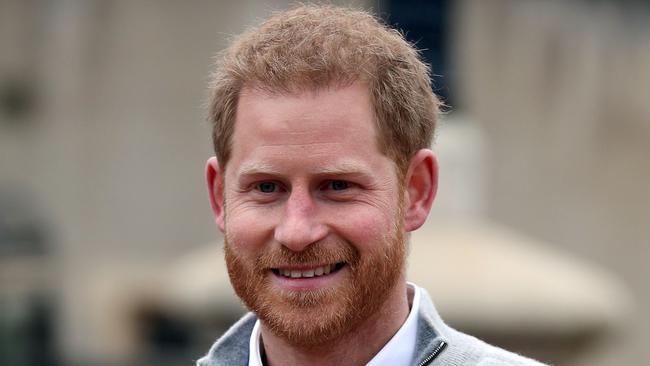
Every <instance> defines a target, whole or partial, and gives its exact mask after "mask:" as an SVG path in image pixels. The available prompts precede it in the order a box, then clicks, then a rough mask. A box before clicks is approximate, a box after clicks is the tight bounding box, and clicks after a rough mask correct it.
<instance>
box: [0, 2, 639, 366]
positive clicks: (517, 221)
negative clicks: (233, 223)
mask: <svg viewBox="0 0 650 366" xmlns="http://www.w3.org/2000/svg"><path fill="white" fill-rule="evenodd" d="M625 4H626V5H629V3H625ZM634 4H635V8H634V9H638V10H635V11H630V10H625V11H624V10H623V9H624V8H625V5H621V4H617V3H614V2H602V3H601V2H599V3H594V2H583V1H575V2H562V3H560V2H557V3H555V2H553V3H551V2H543V1H511V0H499V1H493V2H489V4H488V3H487V2H478V1H476V2H475V1H463V2H459V4H458V6H456V7H455V9H454V14H455V17H454V18H452V19H451V21H450V26H451V29H452V30H453V32H452V33H450V34H451V37H452V38H451V41H450V44H451V48H452V49H453V50H455V53H454V55H455V59H454V60H453V61H452V64H453V65H454V69H457V70H458V71H457V74H458V75H455V76H456V80H455V81H456V83H455V86H451V88H454V87H456V88H457V89H458V90H459V91H460V93H458V92H457V93H456V95H455V97H454V98H453V100H454V101H457V106H453V107H454V108H458V109H462V110H463V111H464V113H465V114H466V115H467V116H468V118H469V119H471V120H474V121H477V122H478V128H480V129H481V130H482V131H483V134H484V136H485V144H484V146H485V151H486V153H487V155H486V162H485V165H486V166H485V167H483V168H482V171H483V172H484V173H485V174H483V173H482V174H481V175H480V176H484V177H486V179H485V181H484V182H480V184H479V186H480V187H481V189H480V194H478V193H477V192H476V191H473V192H470V194H468V195H465V197H470V198H468V200H470V201H472V202H469V203H466V204H463V206H464V207H465V206H471V207H477V206H480V209H479V210H476V212H477V213H480V214H486V215H488V216H490V217H491V218H493V219H496V220H498V221H500V222H503V223H506V224H508V225H511V226H513V227H516V228H519V229H521V230H523V231H525V232H527V233H528V234H530V235H533V236H536V237H540V238H543V239H546V240H548V241H551V242H554V243H557V245H559V246H562V247H563V248H566V249H568V250H570V251H572V252H574V253H576V254H579V255H582V256H584V257H586V258H589V259H590V260H592V261H595V262H597V263H599V264H601V265H602V266H604V267H606V268H609V269H610V270H612V271H614V272H616V273H619V274H620V275H621V276H623V278H624V279H625V280H626V281H627V283H628V284H629V286H630V287H631V288H632V290H633V292H634V294H635V295H636V297H637V301H638V304H639V308H640V309H642V308H648V307H650V289H649V288H648V286H647V285H646V284H645V283H644V282H645V278H646V277H647V276H648V270H647V268H646V266H645V263H644V262H645V259H646V258H648V254H650V253H648V251H649V247H650V246H649V244H650V243H649V242H648V239H647V238H648V237H650V225H648V219H647V218H648V217H650V208H649V207H650V202H649V200H650V195H649V194H648V193H647V187H648V186H650V169H648V168H647V166H648V163H647V162H646V159H647V157H648V156H650V143H648V141H650V123H649V122H648V121H650V109H649V108H650V107H649V106H650V103H648V100H650V95H649V94H648V93H650V89H649V88H648V87H647V86H648V85H650V28H649V26H648V23H649V22H648V19H650V15H649V13H648V11H647V9H642V6H639V5H636V3H634ZM355 5H357V6H361V7H367V8H374V9H376V10H380V11H382V9H384V10H385V9H388V8H389V7H388V6H387V3H385V2H358V3H356V4H355ZM287 6H289V2H288V1H282V0H276V1H270V2H269V1H262V0H249V1H240V2H229V1H216V2H215V1H197V2H193V3H192V5H191V6H189V5H188V4H186V3H183V2H178V1H167V0H166V1H162V2H161V1H155V2H154V1H138V2H131V1H125V0H112V1H99V0H96V1H81V0H60V1H41V0H28V1H20V0H2V1H0V106H1V107H0V193H1V194H4V195H5V196H7V197H9V196H10V197H28V198H25V199H19V200H20V202H22V203H21V205H23V206H25V207H30V208H33V210H34V211H35V212H38V214H37V215H35V219H34V222H38V225H39V227H41V228H42V230H43V232H44V234H43V238H42V242H41V243H40V244H39V245H41V246H42V247H45V248H48V249H47V250H43V251H38V250H37V251H36V252H38V253H36V254H34V255H33V256H31V257H30V258H39V259H38V260H37V261H36V262H35V261H28V262H29V263H31V264H28V266H32V267H36V268H38V269H40V270H42V271H43V273H44V274H43V275H42V276H41V277H44V279H38V280H30V279H25V278H26V277H25V276H24V275H22V274H20V273H22V272H20V270H16V271H14V272H11V275H12V276H14V275H15V276H16V277H15V278H14V277H11V281H4V282H2V281H0V284H3V283H7V282H11V283H12V284H16V283H18V284H19V285H20V282H21V281H24V284H25V287H30V286H34V288H37V289H39V291H41V292H42V293H46V294H49V295H48V296H50V297H49V298H50V304H51V311H52V312H53V314H54V315H53V319H54V323H53V324H54V325H55V326H56V327H55V329H54V330H53V332H54V333H55V334H54V335H53V339H54V342H55V345H54V347H55V349H56V350H59V353H60V355H58V356H56V357H57V358H60V362H61V364H66V365H68V364H69V365H75V364H83V365H92V364H96V365H101V364H106V365H109V364H120V362H122V361H123V358H122V357H126V356H124V355H129V354H132V348H133V347H134V346H133V344H134V343H133V339H132V337H133V334H134V333H132V332H125V331H124V330H123V329H119V328H117V327H115V326H114V324H118V323H120V322H121V320H120V319H115V318H112V317H111V316H109V315H107V314H114V313H119V311H117V312H111V309H114V308H116V307H124V308H125V309H126V308H128V306H129V301H130V300H131V299H130V298H129V294H128V293H126V292H125V291H122V289H123V288H124V287H128V286H129V285H132V284H134V283H137V281H138V280H143V281H148V280H150V277H151V276H152V274H155V273H159V272H158V271H159V269H160V268H161V267H164V266H165V265H166V264H167V263H168V262H169V261H170V260H172V259H174V258H176V257H178V256H180V255H181V254H182V253H185V252H186V251H189V250H191V249H193V248H196V247H197V246H198V245H199V244H201V243H205V242H209V241H212V240H214V238H215V237H216V235H217V234H216V230H215V229H214V225H213V223H212V220H211V213H210V210H209V206H208V204H207V202H206V199H205V198H206V192H205V191H204V188H203V186H204V183H203V167H204V162H205V159H206V158H207V156H209V155H210V154H211V147H210V140H209V127H208V126H207V124H206V123H205V122H204V110H203V105H202V101H203V100H204V98H205V85H206V81H207V75H208V73H209V71H210V67H211V62H212V56H213V55H214V52H215V51H216V50H219V49H221V48H223V47H224V46H225V44H226V42H227V40H228V38H229V35H232V34H238V33H239V32H241V31H242V30H243V29H245V27H246V26H247V25H250V24H254V23H256V22H257V21H258V20H259V19H261V18H263V17H265V16H266V15H267V14H268V13H269V12H270V11H271V10H275V9H282V8H285V7H287ZM413 6H416V5H413ZM398 25H399V24H398ZM434 72H436V70H434ZM471 138H472V139H475V136H473V137H471ZM482 146H483V145H482ZM460 153H461V154H462V152H460ZM442 174H444V171H443V172H442ZM467 179H470V180H471V179H476V176H474V175H472V176H469V177H467ZM441 188H442V190H441V192H440V194H441V195H444V194H445V192H444V187H441ZM5 192H9V193H5ZM0 202H3V204H4V202H7V201H6V200H0ZM5 207H9V206H5ZM6 211H7V212H10V214H7V217H9V219H7V220H8V221H11V222H15V221H16V219H15V217H14V216H15V215H13V214H11V213H12V212H17V211H14V210H13V209H12V210H6ZM39 240H40V239H39ZM7 242H8V241H7ZM14 242H15V240H14ZM7 245H9V244H7ZM15 256H16V255H15V253H13V254H11V256H10V255H9V254H7V255H5V257H3V258H5V259H3V260H5V262H3V263H5V264H6V263H9V260H10V259H11V258H15ZM25 257H26V256H25V255H23V256H22V258H25ZM27 257H29V255H27ZM43 258H45V259H44V263H46V264H40V263H41V262H39V261H41V260H43ZM11 263H17V262H16V260H11ZM34 263H36V264H34ZM4 268H8V267H7V266H6V265H3V269H4ZM21 268H22V267H21ZM2 273H3V274H4V273H5V272H2ZM16 273H18V274H17V275H16ZM6 278H9V277H6ZM33 283H36V285H32V284H33ZM2 286H4V287H3V288H2V290H3V292H2V293H3V294H9V295H7V296H15V294H16V293H18V292H19V291H18V290H17V291H14V290H11V291H9V290H7V291H5V290H6V289H7V288H8V287H7V286H5V285H2ZM142 292H145V293H146V289H142ZM21 293H25V292H21ZM120 294H122V295H120ZM8 302H9V301H5V300H3V304H6V303H8ZM46 313H47V312H46ZM126 316H129V315H128V314H127V315H126ZM648 322H649V319H648V317H647V316H645V314H642V315H636V317H635V318H634V319H633V321H631V322H630V323H629V324H625V325H624V326H623V327H622V328H623V330H622V331H621V333H620V334H617V335H616V337H613V338H612V339H608V340H607V341H603V344H602V345H598V347H594V351H593V352H590V353H589V354H588V356H587V358H586V359H584V360H576V363H575V364H576V365H596V366H597V365H613V364H643V363H644V362H645V360H646V359H648V358H649V357H650V354H648V352H649V350H648V349H647V347H645V344H647V343H648V342H649V341H650V338H649V337H650V336H648V334H649V332H648V330H650V324H649V323H648ZM137 331H138V330H137V329H136V333H137ZM106 332H109V333H111V335H112V337H110V338H111V339H117V340H119V341H117V342H114V343H110V344H107V343H104V342H103V337H104V336H105V333H106ZM0 341H3V338H0ZM52 352H53V353H54V352H55V351H52ZM53 357H54V356H53Z"/></svg>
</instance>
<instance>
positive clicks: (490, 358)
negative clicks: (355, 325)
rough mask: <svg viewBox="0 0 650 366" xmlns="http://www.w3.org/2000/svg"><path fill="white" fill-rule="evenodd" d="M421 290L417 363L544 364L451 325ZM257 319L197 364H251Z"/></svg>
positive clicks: (234, 330)
mask: <svg viewBox="0 0 650 366" xmlns="http://www.w3.org/2000/svg"><path fill="white" fill-rule="evenodd" d="M420 291H421V295H420V316H419V318H418V332H417V341H416V348H415V355H414V357H413V365H414V366H424V365H427V366H501V365H505V366H544V364H541V363H539V362H537V361H534V360H531V359H529V358H525V357H522V356H519V355H517V354H514V353H512V352H508V351H506V350H503V349H501V348H498V347H494V346H491V345H489V344H487V343H485V342H483V341H481V340H479V339H476V338H474V337H472V336H469V335H467V334H463V333H461V332H459V331H457V330H454V329H452V328H450V327H449V326H447V325H446V324H445V323H444V322H443V321H442V319H441V318H440V316H439V315H438V312H437V311H436V309H435V307H434V306H433V303H432V302H431V299H430V297H429V294H428V293H427V292H426V291H425V290H424V289H422V288H420ZM255 321H257V318H256V317H255V315H254V314H253V313H248V314H246V315H245V316H244V317H243V318H242V319H240V320H239V321H238V322H237V323H236V324H235V325H233V326H232V327H231V328H230V329H229V330H228V331H227V332H226V333H225V334H224V335H223V336H222V337H221V338H219V339H218V340H217V342H216V343H215V344H214V345H213V346H212V348H211V349H210V351H209V352H208V354H207V355H206V356H205V357H203V358H201V359H200V360H198V361H197V362H196V364H197V366H247V365H248V351H249V344H250V337H251V332H252V331H253V326H254V325H255Z"/></svg>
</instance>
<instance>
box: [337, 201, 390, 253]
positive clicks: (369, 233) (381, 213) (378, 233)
mask: <svg viewBox="0 0 650 366" xmlns="http://www.w3.org/2000/svg"><path fill="white" fill-rule="evenodd" d="M391 212H394V211H392V210H377V209H370V208H367V207H362V208H357V209H354V210H349V211H348V212H345V214H343V213H342V212H341V213H339V215H338V220H337V223H336V224H335V225H333V226H335V227H336V228H337V231H338V233H339V235H341V236H343V238H344V239H345V240H348V241H350V242H351V243H352V244H353V245H354V246H355V247H357V250H359V251H360V252H365V251H372V250H374V249H376V248H377V246H378V245H383V244H384V243H385V242H386V240H387V239H388V238H390V237H392V236H393V234H394V232H395V220H394V216H393V215H390V213H391Z"/></svg>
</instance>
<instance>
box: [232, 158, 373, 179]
mask: <svg viewBox="0 0 650 366" xmlns="http://www.w3.org/2000/svg"><path fill="white" fill-rule="evenodd" d="M311 173H312V174H315V175H325V176H327V175H367V176H371V171H370V170H369V169H368V168H367V167H366V166H365V165H363V164H359V163H358V162H356V161H342V162H338V163H335V164H328V165H325V166H322V167H318V168H317V169H315V171H313V172H311ZM262 174H264V175H282V173H281V172H280V171H279V170H277V169H276V168H274V167H273V165H272V164H268V163H263V162H253V163H247V164H244V165H242V166H241V167H240V168H239V172H238V175H239V176H251V175H262Z"/></svg>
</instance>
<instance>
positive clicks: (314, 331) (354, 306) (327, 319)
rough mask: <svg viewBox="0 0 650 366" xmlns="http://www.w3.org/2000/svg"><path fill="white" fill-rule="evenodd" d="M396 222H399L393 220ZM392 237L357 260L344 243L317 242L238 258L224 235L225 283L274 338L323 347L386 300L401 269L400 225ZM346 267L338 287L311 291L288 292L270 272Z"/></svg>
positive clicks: (402, 263) (234, 248)
mask: <svg viewBox="0 0 650 366" xmlns="http://www.w3.org/2000/svg"><path fill="white" fill-rule="evenodd" d="M397 222H401V220H398V221H397ZM394 230H395V231H394V234H393V235H392V237H389V238H386V240H385V241H383V242H380V243H377V245H376V246H374V247H373V251H372V252H369V253H367V254H365V255H364V256H363V257H362V256H360V254H359V252H358V251H357V250H356V249H355V247H354V245H352V244H350V243H348V242H345V241H340V240H339V241H336V242H329V241H328V242H318V243H314V244H312V245H310V246H309V247H307V248H306V249H305V250H304V251H302V252H293V251H291V250H289V249H287V248H286V247H284V246H281V247H279V248H278V249H275V250H273V251H264V250H262V251H261V252H260V254H259V255H258V256H257V257H256V258H243V257H241V256H239V255H238V254H237V251H236V247H237V246H242V245H246V244H245V243H231V242H230V240H229V239H228V235H227V233H226V240H225V242H226V243H225V256H226V264H227V266H228V274H229V275H230V282H231V283H232V286H233V288H234V289H235V292H236V293H237V295H238V296H239V297H240V298H241V299H242V300H243V301H244V303H245V304H246V306H247V307H248V308H249V309H251V310H252V311H253V312H255V313H256V314H257V316H258V317H259V318H260V319H261V321H262V322H263V323H264V325H265V326H266V327H267V328H268V329H269V330H270V331H271V332H273V333H274V334H276V335H277V336H279V337H281V338H283V339H285V340H286V341H288V342H289V343H291V344H293V345H295V346H300V347H313V346H316V345H321V346H322V345H323V344H327V343H328V342H332V341H335V340H337V339H339V338H340V337H342V336H344V335H345V334H348V333H350V332H352V331H354V329H356V328H357V327H358V325H359V324H360V323H362V322H363V321H364V320H366V319H368V317H370V316H371V315H372V314H374V313H375V312H377V311H378V310H379V308H380V307H381V306H382V304H384V302H385V301H386V300H387V298H388V296H389V294H390V292H391V290H392V289H393V288H394V287H395V285H396V284H397V282H398V280H399V278H400V276H401V275H402V272H403V270H404V266H405V256H406V243H405V242H404V231H403V227H402V225H396V227H395V228H394ZM337 262H345V263H346V267H347V271H346V273H342V275H344V278H343V279H342V281H340V283H339V284H338V285H337V286H333V287H332V288H326V289H322V290H314V291H289V290H283V289H279V288H277V286H274V284H273V283H272V281H271V280H272V277H271V276H275V274H273V273H272V272H271V270H270V268H276V267H278V266H279V265H285V266H286V265H306V264H314V263H337Z"/></svg>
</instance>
